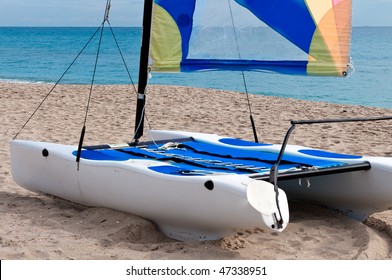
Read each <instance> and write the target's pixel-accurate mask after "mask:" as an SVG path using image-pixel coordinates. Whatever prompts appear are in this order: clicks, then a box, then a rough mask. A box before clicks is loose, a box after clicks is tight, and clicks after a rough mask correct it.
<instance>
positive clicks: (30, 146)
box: [10, 140, 83, 203]
mask: <svg viewBox="0 0 392 280" xmlns="http://www.w3.org/2000/svg"><path fill="white" fill-rule="evenodd" d="M67 149H68V150H72V149H73V148H72V147H70V146H65V145H58V144H52V143H45V142H35V141H24V140H12V141H11V143H10V155H11V173H12V177H13V179H14V181H15V182H16V183H17V184H18V185H19V186H21V187H23V188H25V189H28V190H30V191H33V192H37V193H47V194H52V195H55V196H59V197H61V198H64V199H67V200H70V201H74V202H77V203H83V199H82V197H81V194H80V190H79V183H78V179H77V174H76V172H77V170H76V163H75V164H70V161H69V159H66V158H62V157H61V156H59V154H58V151H61V150H62V151H64V150H67ZM69 157H73V156H72V153H71V152H70V153H69ZM59 171H62V172H59ZM61 174H63V175H61Z"/></svg>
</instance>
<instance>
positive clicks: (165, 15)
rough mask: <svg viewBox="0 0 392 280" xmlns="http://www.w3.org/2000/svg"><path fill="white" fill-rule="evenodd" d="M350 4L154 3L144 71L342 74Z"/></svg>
mask: <svg viewBox="0 0 392 280" xmlns="http://www.w3.org/2000/svg"><path fill="white" fill-rule="evenodd" d="M228 1H230V5H228ZM351 1H352V0H317V1H316V0H275V1H260V0H154V10H153V27H152V42H151V51H150V61H151V65H150V68H151V70H152V71H159V72H191V71H208V70H212V71H215V70H224V71H260V72H276V73H282V74H289V75H316V76H346V75H347V72H348V70H349V68H350V41H351ZM231 17H232V18H231ZM232 23H234V24H235V25H236V27H234V28H235V30H230V28H233V27H232ZM267 29H268V32H269V33H268V32H267V31H266V30H267ZM272 33H273V34H274V35H271V34H272ZM234 34H235V36H234ZM238 50H239V51H240V55H238ZM238 57H240V58H241V59H238Z"/></svg>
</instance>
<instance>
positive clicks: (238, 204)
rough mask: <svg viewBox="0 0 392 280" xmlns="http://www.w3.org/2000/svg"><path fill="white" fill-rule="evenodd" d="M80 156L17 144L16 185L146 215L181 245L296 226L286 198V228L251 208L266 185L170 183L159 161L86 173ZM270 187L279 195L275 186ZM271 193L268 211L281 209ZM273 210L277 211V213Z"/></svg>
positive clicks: (67, 149) (213, 180) (95, 165)
mask: <svg viewBox="0 0 392 280" xmlns="http://www.w3.org/2000/svg"><path fill="white" fill-rule="evenodd" d="M75 150H77V147H76V146H67V145H60V144H53V143H45V142H33V141H23V140H13V141H12V142H11V162H12V164H11V165H12V175H13V178H14V181H15V182H16V183H17V184H18V185H20V186H22V187H24V188H26V189H28V190H31V191H34V192H38V193H46V194H51V195H54V196H58V197H60V198H63V199H66V200H69V201H72V202H76V203H79V204H82V205H87V206H99V207H107V208H112V209H116V210H119V211H124V212H129V213H133V214H136V215H139V216H141V217H144V218H147V219H149V220H151V221H153V222H154V223H156V224H157V225H158V227H159V228H160V230H161V231H162V232H163V233H165V234H166V235H167V236H169V237H171V238H174V239H179V240H195V239H196V240H208V239H219V238H221V237H223V236H224V235H226V234H227V233H230V232H232V231H235V230H238V229H241V228H242V229H243V228H254V227H264V228H265V227H268V228H270V229H272V230H277V231H281V230H283V229H284V227H286V225H287V223H288V220H289V210H288V203H287V198H286V195H285V193H284V192H283V191H282V190H280V192H279V204H280V210H281V213H282V216H283V217H282V218H283V221H284V225H283V228H278V226H277V218H276V216H275V215H274V213H264V214H263V213H260V212H259V211H258V210H256V209H255V208H254V207H253V206H252V205H251V204H250V202H249V200H248V196H249V194H248V193H247V187H248V185H249V184H251V183H252V182H253V183H255V182H256V183H257V182H258V181H256V180H253V179H250V178H249V177H248V176H245V175H235V174H234V175H229V174H225V175H222V174H216V175H208V176H197V175H195V176H186V177H181V176H173V175H165V174H160V173H157V172H154V171H152V170H150V169H148V167H149V166H151V165H156V164H157V163H156V162H154V161H151V160H127V161H94V160H86V159H81V161H80V165H79V170H78V169H77V163H76V161H75V156H74V155H73V154H72V153H73V152H74V151H75ZM43 151H44V152H43ZM265 184H268V185H267V187H268V188H271V190H273V186H272V185H271V184H269V183H265ZM264 187H265V185H264ZM268 193H269V197H268V198H265V197H264V198H263V197H260V203H263V202H265V201H266V200H268V201H267V203H270V204H271V203H273V204H276V202H275V201H276V200H275V195H274V192H272V193H273V194H272V195H271V191H269V192H268ZM256 199H259V198H256ZM256 208H257V207H256ZM270 208H271V207H270ZM272 208H273V209H275V210H274V211H276V206H275V205H273V206H272ZM270 212H271V211H270Z"/></svg>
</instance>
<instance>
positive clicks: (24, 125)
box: [13, 27, 101, 140]
mask: <svg viewBox="0 0 392 280" xmlns="http://www.w3.org/2000/svg"><path fill="white" fill-rule="evenodd" d="M100 28H101V27H98V28H97V29H96V30H95V32H94V34H93V35H92V36H91V37H90V39H89V40H88V41H87V43H86V44H85V45H84V47H83V48H82V50H81V51H80V52H79V53H78V54H77V56H76V57H75V58H74V60H73V61H72V62H71V64H70V65H69V66H68V68H67V69H66V70H65V71H64V73H63V74H62V75H61V77H60V78H59V79H58V80H57V81H56V83H55V84H54V86H53V87H52V88H51V89H50V91H49V92H48V93H47V94H46V95H45V97H44V99H43V100H42V101H41V103H40V104H38V106H37V108H35V110H34V112H33V113H32V114H31V116H30V117H29V118H28V119H27V120H26V122H25V123H24V124H23V126H22V127H21V128H20V129H19V131H18V132H17V133H16V135H15V136H14V138H13V139H14V140H15V139H16V138H17V137H18V135H19V134H20V133H21V131H22V130H23V129H24V128H25V127H26V125H27V124H28V123H29V122H30V120H31V119H32V118H33V117H34V115H35V114H36V113H37V111H38V110H39V109H40V108H41V106H42V105H43V104H44V103H45V101H46V100H47V99H48V98H49V96H50V95H51V94H52V92H53V90H54V89H55V88H56V87H57V85H58V84H59V83H60V82H61V80H62V79H63V78H64V76H65V75H66V74H67V73H68V71H69V69H71V67H72V66H73V65H74V64H75V62H76V60H77V59H78V58H79V56H80V55H81V54H82V53H83V52H84V50H85V49H86V48H87V46H88V45H89V44H90V42H91V41H92V39H94V37H95V35H96V34H97V33H98V31H99V30H100Z"/></svg>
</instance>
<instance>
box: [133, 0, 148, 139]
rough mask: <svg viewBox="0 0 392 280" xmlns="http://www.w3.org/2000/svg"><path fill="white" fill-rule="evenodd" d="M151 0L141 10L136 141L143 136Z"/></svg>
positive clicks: (146, 1) (145, 2)
mask: <svg viewBox="0 0 392 280" xmlns="http://www.w3.org/2000/svg"><path fill="white" fill-rule="evenodd" d="M152 7H153V0H145V1H144V12H143V32H142V33H143V35H142V46H141V51H140V65H139V82H138V90H137V104H136V119H135V136H134V142H135V143H138V142H139V139H140V137H142V136H143V129H144V107H145V104H146V94H145V92H146V87H147V82H148V57H149V52H150V38H151V20H152Z"/></svg>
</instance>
